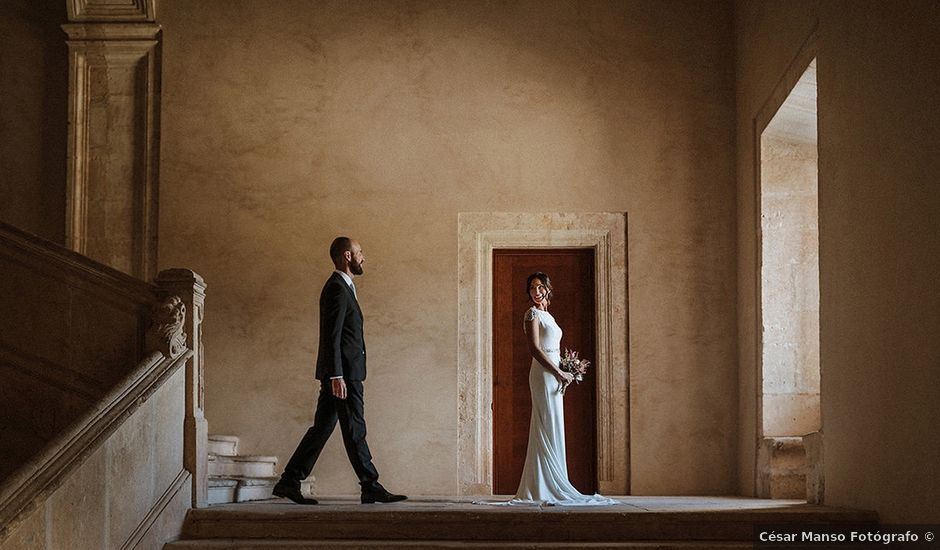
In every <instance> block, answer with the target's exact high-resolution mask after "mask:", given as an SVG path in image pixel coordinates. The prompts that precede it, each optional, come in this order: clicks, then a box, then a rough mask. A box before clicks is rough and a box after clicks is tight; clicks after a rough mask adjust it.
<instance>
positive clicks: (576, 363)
mask: <svg viewBox="0 0 940 550" xmlns="http://www.w3.org/2000/svg"><path fill="white" fill-rule="evenodd" d="M590 366H591V362H590V361H588V360H587V359H581V358H580V357H578V352H576V351H574V350H570V349H565V354H564V355H563V356H562V358H561V362H560V363H558V368H560V369H561V370H563V371H564V372H567V373H570V374H572V375H574V381H575V382H581V381H582V380H584V375H585V374H587V370H588V367H590ZM567 388H568V386H565V387H563V388H562V389H561V393H565V390H566V389H567Z"/></svg>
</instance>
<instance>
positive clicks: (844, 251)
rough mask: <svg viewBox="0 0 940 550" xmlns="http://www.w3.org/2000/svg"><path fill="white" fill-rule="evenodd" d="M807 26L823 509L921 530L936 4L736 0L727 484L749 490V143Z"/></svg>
mask: <svg viewBox="0 0 940 550" xmlns="http://www.w3.org/2000/svg"><path fill="white" fill-rule="evenodd" d="M814 25H817V31H816V35H817V40H816V49H817V80H818V85H819V258H820V267H819V269H820V274H819V277H820V369H821V372H820V384H821V400H822V420H823V433H824V437H823V440H824V443H823V444H824V448H825V450H824V454H825V484H826V492H825V499H826V504H829V505H835V506H851V507H859V508H869V509H875V510H877V511H878V513H879V515H880V518H881V520H882V521H884V522H885V523H891V522H927V523H929V522H936V521H937V519H938V517H940V516H938V514H940V512H938V508H937V507H936V502H937V500H938V498H940V476H938V475H937V473H938V472H937V467H936V465H937V464H940V437H937V435H938V427H937V423H936V418H938V416H940V399H937V387H938V386H937V380H938V379H940V376H938V375H940V340H938V339H937V338H936V327H938V326H940V303H938V302H940V295H938V293H937V291H936V274H937V273H938V270H940V265H938V263H940V256H938V255H937V254H936V250H938V249H940V224H937V220H936V213H937V212H938V211H940V188H938V187H937V183H936V182H937V180H936V174H937V173H938V171H940V159H938V158H937V156H936V154H935V153H936V151H937V150H938V146H940V130H938V128H940V113H938V111H937V110H936V109H935V108H933V106H934V105H936V104H937V97H938V96H937V93H938V92H937V91H938V90H940V75H938V73H937V71H936V70H935V69H934V67H936V66H937V65H938V63H940V44H938V43H937V42H936V40H935V39H934V36H935V30H936V28H937V26H938V25H940V5H937V4H936V3H932V2H892V3H890V4H885V3H876V2H871V3H856V2H824V3H820V4H817V3H815V2H803V3H800V2H788V3H786V4H780V3H757V2H739V3H738V4H737V13H736V43H737V51H738V57H737V78H736V81H737V97H738V105H737V112H738V122H737V124H738V142H737V143H738V228H739V233H738V237H739V256H738V257H739V264H738V265H739V271H738V279H739V282H740V284H739V293H738V305H739V325H738V326H739V328H740V332H739V343H740V346H739V357H740V364H741V380H740V382H741V383H740V392H741V396H742V400H741V403H742V405H741V417H740V424H741V439H740V456H741V463H740V470H739V471H740V475H739V477H740V482H741V487H742V489H743V491H744V492H748V490H749V489H751V488H752V487H753V479H754V477H753V471H752V470H751V468H752V464H753V456H754V452H753V448H754V447H756V445H753V444H752V442H753V441H754V439H753V438H754V436H755V434H756V429H755V422H756V411H755V396H756V391H755V380H756V375H755V373H756V370H755V369H756V364H755V349H756V337H757V335H756V327H757V323H756V319H755V318H754V312H755V311H756V307H755V300H756V296H755V289H754V281H755V280H756V277H757V272H756V269H757V268H756V263H755V261H754V255H753V254H754V250H755V247H754V242H755V235H756V232H755V231H754V224H755V217H754V216H755V211H754V204H755V202H754V188H755V186H754V172H753V170H754V145H753V144H754V139H753V138H754V133H753V128H754V126H753V124H754V118H755V116H756V114H757V113H758V112H759V110H760V108H761V106H762V105H763V103H764V102H765V101H767V99H768V98H769V97H770V96H771V94H772V93H773V90H774V86H775V85H776V84H777V82H778V81H779V79H780V78H781V75H783V74H784V73H785V72H786V70H787V67H788V65H789V63H790V62H791V60H792V59H794V58H795V57H796V56H797V53H798V51H799V49H800V45H801V44H802V43H803V41H804V40H805V39H806V37H807V36H809V35H810V34H811V32H812V29H813V27H814Z"/></svg>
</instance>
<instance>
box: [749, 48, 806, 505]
mask: <svg viewBox="0 0 940 550" xmlns="http://www.w3.org/2000/svg"><path fill="white" fill-rule="evenodd" d="M818 171H819V170H818V148H817V102H816V60H815V59H812V60H811V61H809V63H808V66H806V67H805V70H804V71H803V72H802V75H801V76H800V77H799V80H798V81H797V82H796V84H795V85H794V86H793V87H792V89H791V90H790V92H789V94H788V95H787V96H786V99H785V100H784V101H783V103H782V104H781V106H780V108H779V109H778V110H777V111H776V113H775V114H774V115H773V117H772V118H771V119H770V121H769V122H768V124H767V125H766V127H765V128H764V129H763V131H762V132H761V134H760V220H761V221H760V250H761V254H760V262H761V263H760V289H761V291H760V300H761V326H762V331H761V356H760V365H761V368H760V372H761V380H760V405H761V406H760V418H759V419H758V425H759V432H760V434H759V435H760V441H759V447H758V483H757V487H758V496H762V497H768V498H804V497H807V495H808V492H807V483H808V482H811V481H812V477H813V476H812V475H810V470H811V468H812V463H813V460H808V459H807V456H808V454H807V453H808V452H809V453H810V454H812V453H813V452H815V451H814V450H813V448H815V446H817V445H818V443H817V440H818V439H819V438H820V437H821V435H820V433H821V432H820V430H821V429H822V416H821V406H820V374H819V372H820V371H819V212H818V188H817V182H818ZM820 441H821V440H820ZM810 500H812V498H811V499H810Z"/></svg>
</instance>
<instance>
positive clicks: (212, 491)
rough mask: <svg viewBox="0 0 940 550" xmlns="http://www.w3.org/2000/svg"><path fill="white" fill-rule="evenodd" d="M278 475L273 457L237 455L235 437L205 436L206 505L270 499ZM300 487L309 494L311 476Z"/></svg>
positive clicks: (274, 457)
mask: <svg viewBox="0 0 940 550" xmlns="http://www.w3.org/2000/svg"><path fill="white" fill-rule="evenodd" d="M278 477H279V476H278V472H277V457H276V456H258V455H239V454H238V438H237V437H235V436H233V435H210V436H209V504H227V503H235V502H249V501H254V500H266V499H270V498H272V495H271V491H273V490H274V484H275V483H277V480H278ZM301 490H302V491H304V492H305V493H306V494H311V493H312V491H313V477H312V476H311V478H310V479H308V480H307V481H305V482H304V483H303V484H302V487H301Z"/></svg>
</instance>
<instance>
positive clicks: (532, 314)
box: [525, 307, 535, 323]
mask: <svg viewBox="0 0 940 550" xmlns="http://www.w3.org/2000/svg"><path fill="white" fill-rule="evenodd" d="M533 319H535V308H534V307H530V308H529V309H528V310H526V312H525V320H526V322H527V323H528V322H529V321H532V320H533Z"/></svg>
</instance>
